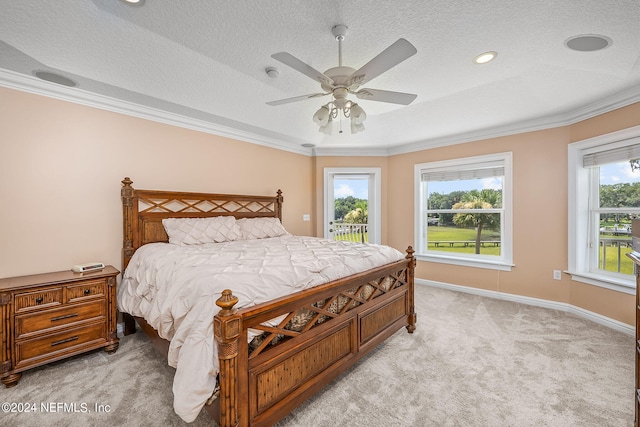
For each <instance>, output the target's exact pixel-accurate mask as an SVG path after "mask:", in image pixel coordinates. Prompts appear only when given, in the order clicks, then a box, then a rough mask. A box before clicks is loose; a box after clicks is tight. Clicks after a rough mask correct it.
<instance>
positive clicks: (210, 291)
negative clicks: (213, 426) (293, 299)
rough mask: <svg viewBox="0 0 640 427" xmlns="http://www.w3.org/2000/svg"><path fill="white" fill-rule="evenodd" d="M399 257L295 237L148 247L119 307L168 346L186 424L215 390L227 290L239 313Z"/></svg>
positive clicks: (138, 255)
mask: <svg viewBox="0 0 640 427" xmlns="http://www.w3.org/2000/svg"><path fill="white" fill-rule="evenodd" d="M403 257H404V255H403V254H402V253H401V252H399V251H397V250H395V249H393V248H390V247H388V246H381V245H373V244H364V245H363V244H357V243H350V242H337V241H331V240H324V239H318V238H313V237H300V236H292V235H286V236H281V237H274V238H268V239H258V240H237V241H232V242H224V243H210V244H204V245H193V246H179V245H173V244H168V243H152V244H148V245H145V246H143V247H141V248H139V249H138V250H137V251H136V252H135V254H134V255H133V258H132V259H131V261H130V263H129V265H128V267H127V269H126V271H125V273H124V276H123V279H122V283H121V285H120V287H119V288H118V308H119V309H120V310H121V311H124V312H127V313H130V314H132V315H134V316H140V317H143V318H145V319H146V321H147V322H148V323H149V324H150V325H151V326H153V327H154V328H155V329H156V330H157V331H158V333H159V335H160V336H161V337H163V338H165V339H167V340H170V341H171V344H170V347H169V361H168V362H169V365H171V366H173V367H174V368H176V373H175V377H174V383H173V394H174V410H175V412H176V413H177V414H178V415H180V417H182V419H184V420H185V421H187V422H191V421H193V420H194V419H195V418H196V417H197V415H198V413H199V412H200V410H201V409H202V406H203V405H204V404H205V402H206V401H207V399H208V398H209V397H210V396H211V394H212V393H213V390H214V387H215V377H216V375H217V372H218V358H217V350H216V344H215V340H214V338H213V323H212V322H213V316H214V315H215V314H216V313H217V312H218V310H219V308H218V307H217V306H216V305H215V300H216V299H217V298H218V297H219V296H220V294H221V292H222V291H223V290H224V289H231V290H232V291H233V294H234V295H235V296H236V297H238V299H239V301H238V304H237V305H236V308H242V307H246V306H250V305H254V304H259V303H261V302H265V301H268V300H271V299H274V298H277V297H280V296H284V295H288V294H291V293H293V292H296V291H299V290H302V289H307V288H310V287H313V286H317V285H320V284H323V283H326V282H329V281H332V280H335V279H339V278H341V277H345V276H348V275H350V274H354V273H357V272H359V271H364V270H367V269H370V268H373V267H376V266H380V265H384V264H388V263H390V262H394V261H397V260H399V259H402V258H403Z"/></svg>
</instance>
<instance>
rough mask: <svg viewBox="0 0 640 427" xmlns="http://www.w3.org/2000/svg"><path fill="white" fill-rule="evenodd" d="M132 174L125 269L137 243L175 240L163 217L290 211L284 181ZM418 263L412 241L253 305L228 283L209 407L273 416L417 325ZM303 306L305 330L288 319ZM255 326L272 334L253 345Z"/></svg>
mask: <svg viewBox="0 0 640 427" xmlns="http://www.w3.org/2000/svg"><path fill="white" fill-rule="evenodd" d="M132 183H133V182H132V181H131V179H129V178H125V179H124V180H123V181H122V184H123V186H122V190H121V195H122V207H123V220H124V221H123V226H124V230H123V231H124V239H123V249H122V257H123V265H122V271H123V272H124V271H125V268H126V267H127V264H128V263H129V261H130V259H131V257H132V256H133V253H134V252H135V250H136V249H137V248H139V247H140V246H142V245H144V244H147V243H152V242H167V241H168V237H167V235H166V232H165V230H164V228H163V226H162V219H163V218H169V217H172V218H176V217H210V216H219V215H233V216H235V217H236V218H248V217H276V218H279V219H280V220H282V202H283V197H282V193H281V192H280V190H278V193H277V195H276V196H275V197H274V196H268V197H262V196H244V195H224V194H206V193H186V192H173V191H155V190H137V189H134V188H133V187H132V186H131V184H132ZM414 268H415V259H414V257H413V249H412V248H411V246H409V248H408V249H407V256H406V258H405V259H404V260H401V261H397V262H394V263H392V264H387V265H385V266H382V267H377V268H374V269H371V270H367V271H364V272H362V273H358V274H355V275H352V276H349V277H345V278H343V279H339V280H336V281H333V282H330V283H326V284H324V285H320V286H317V287H314V288H311V289H308V290H305V291H300V292H297V293H295V294H292V295H289V296H287V297H283V298H279V299H276V300H273V301H270V302H267V303H263V304H259V305H256V306H253V307H247V308H243V309H235V308H234V305H235V304H236V303H237V301H238V299H237V298H236V297H235V296H233V293H232V291H230V290H226V291H224V292H223V294H222V296H221V297H220V298H219V299H218V300H217V301H216V304H217V305H218V306H219V307H220V308H221V310H220V312H219V313H218V314H217V315H216V316H215V318H214V319H212V321H213V326H214V328H213V329H214V335H215V339H216V342H217V345H218V357H219V361H220V371H219V375H218V377H219V378H218V379H219V387H220V390H219V394H218V398H217V399H215V401H214V403H213V404H210V405H206V406H205V408H206V409H207V411H208V412H210V413H211V414H212V416H213V417H214V418H215V419H216V421H217V422H218V424H219V426H220V427H230V426H262V425H272V424H274V423H275V422H277V421H278V420H279V419H281V418H283V417H284V416H286V415H287V414H288V413H289V412H291V411H292V410H293V409H294V408H295V407H296V406H298V405H299V404H300V403H302V402H303V401H304V400H305V399H307V398H308V397H310V396H312V395H313V394H314V393H316V392H317V391H319V390H320V389H321V388H322V387H323V386H325V385H326V384H327V383H329V382H330V381H331V380H333V379H334V378H336V377H337V376H338V375H340V374H341V373H342V372H344V371H345V370H346V369H348V368H349V367H351V366H352V365H353V364H355V363H356V362H357V361H358V360H360V359H361V358H362V357H363V356H365V355H366V354H367V353H369V352H370V351H372V350H373V349H374V348H375V347H377V346H378V345H379V344H380V343H382V342H383V341H384V340H386V339H387V338H388V337H390V336H391V335H393V334H394V333H395V332H396V331H398V330H399V329H401V328H402V327H403V326H404V327H406V328H407V330H408V331H409V332H410V333H412V332H413V331H414V330H415V323H416V314H415V310H414ZM383 283H384V285H383ZM229 288H231V289H233V283H229ZM363 290H366V291H367V292H363ZM363 295H366V297H364V296H363ZM336 306H338V307H339V309H338V310H337V312H336V309H335V307H336ZM300 312H303V313H304V314H306V316H307V317H309V318H311V321H309V322H308V324H306V326H304V327H303V328H302V330H299V331H297V332H296V331H293V330H290V328H285V325H286V324H287V322H288V321H289V319H291V318H292V317H293V316H294V315H295V314H298V313H300ZM283 315H284V316H285V317H286V318H285V320H284V321H282V322H280V323H279V324H278V325H277V326H264V325H263V323H264V322H266V321H268V320H271V319H274V318H277V317H279V316H283ZM123 316H124V318H125V334H128V333H132V332H133V331H135V322H136V321H137V323H138V324H139V325H140V327H141V328H142V329H143V330H144V331H145V333H147V334H148V335H149V336H150V337H151V339H152V342H153V343H154V345H155V346H156V347H157V348H158V349H160V350H161V351H163V352H164V353H165V354H166V351H167V349H168V342H167V341H165V340H163V339H161V338H159V337H158V335H157V333H156V331H155V330H154V329H153V328H152V327H150V326H149V325H148V324H147V323H146V322H145V321H144V319H140V318H135V319H134V318H133V317H131V316H130V315H128V314H126V313H123ZM249 329H257V330H261V331H263V332H266V335H268V337H267V338H266V339H264V341H263V342H262V344H261V345H259V346H257V347H255V348H251V349H250V346H249V343H248V339H247V331H248V330H249ZM276 337H277V339H274V338H276ZM276 341H277V343H276V344H274V343H275V342H276Z"/></svg>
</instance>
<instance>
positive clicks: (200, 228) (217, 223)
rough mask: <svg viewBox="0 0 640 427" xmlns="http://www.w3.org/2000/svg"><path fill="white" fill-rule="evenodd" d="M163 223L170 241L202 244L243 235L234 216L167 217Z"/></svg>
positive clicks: (180, 243)
mask: <svg viewBox="0 0 640 427" xmlns="http://www.w3.org/2000/svg"><path fill="white" fill-rule="evenodd" d="M162 225H163V226H164V229H165V230H166V232H167V235H168V236H169V243H174V244H177V245H200V244H203V243H220V242H228V241H231V240H238V239H239V238H240V236H241V234H240V229H239V228H238V225H237V224H236V219H235V218H234V217H232V216H216V217H211V218H165V219H163V220H162Z"/></svg>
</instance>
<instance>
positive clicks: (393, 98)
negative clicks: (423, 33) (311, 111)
mask: <svg viewBox="0 0 640 427" xmlns="http://www.w3.org/2000/svg"><path fill="white" fill-rule="evenodd" d="M348 31H349V29H348V28H347V27H346V26H345V25H336V26H334V27H333V28H332V29H331V32H332V34H333V35H334V37H335V38H336V40H337V41H338V66H337V67H333V68H329V69H328V70H326V71H325V72H324V73H321V72H320V71H318V70H316V69H314V68H313V67H312V66H310V65H308V64H306V63H304V62H302V61H301V60H299V59H298V58H296V57H295V56H293V55H291V54H290V53H288V52H279V53H274V54H273V55H271V57H272V58H273V59H276V60H278V61H280V62H282V63H283V64H286V65H288V66H289V67H291V68H293V69H294V70H297V71H299V72H301V73H302V74H304V75H306V76H308V77H310V78H312V79H313V80H316V81H318V82H319V83H320V88H321V89H322V90H323V92H318V93H312V94H309V95H302V96H296V97H293V98H287V99H281V100H278V101H271V102H267V105H272V106H276V105H282V104H288V103H291V102H297V101H302V100H305V99H310V98H318V97H322V96H326V95H333V99H332V101H330V102H329V103H327V104H326V105H323V106H322V107H321V108H320V109H319V110H318V111H317V112H316V114H315V115H314V116H313V119H314V121H315V122H316V123H317V124H318V125H319V126H320V129H319V130H320V132H324V133H327V134H330V133H331V122H332V121H333V120H334V119H336V118H337V116H338V110H342V112H343V114H344V115H345V117H347V118H351V133H355V132H359V131H362V130H364V125H363V124H362V122H363V121H364V120H365V119H366V114H365V112H364V110H363V109H362V107H360V106H359V105H358V104H356V103H354V102H353V101H350V100H349V99H347V96H348V95H349V94H353V95H355V96H356V97H357V98H359V99H366V100H370V101H380V102H388V103H392V104H401V105H409V104H411V102H413V100H414V99H415V98H416V96H417V95H415V94H411V93H403V92H392V91H388V90H380V89H370V88H360V86H361V85H363V84H365V83H367V82H369V81H370V80H373V79H374V78H376V77H378V76H379V75H380V74H382V73H384V72H385V71H387V70H389V69H391V68H393V67H395V66H396V65H398V64H399V63H401V62H402V61H404V60H405V59H407V58H409V57H411V56H413V55H415V54H416V52H417V50H416V48H415V47H414V46H413V45H412V44H411V43H409V42H408V41H407V40H405V39H402V38H401V39H398V41H396V42H395V43H393V44H392V45H391V46H389V47H388V48H386V49H385V50H383V51H382V52H381V53H380V54H378V56H376V57H374V58H373V59H371V60H370V61H369V62H367V63H366V64H365V65H363V66H362V67H360V69H358V70H356V69H354V68H351V67H347V66H343V65H342V41H343V40H344V38H345V37H346V35H347V33H348Z"/></svg>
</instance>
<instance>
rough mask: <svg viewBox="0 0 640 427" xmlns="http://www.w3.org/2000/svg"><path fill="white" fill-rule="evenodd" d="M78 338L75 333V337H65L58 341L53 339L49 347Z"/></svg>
mask: <svg viewBox="0 0 640 427" xmlns="http://www.w3.org/2000/svg"><path fill="white" fill-rule="evenodd" d="M77 339H78V336H77V335H76V336H75V337H71V338H67V339H64V340H60V341H54V342H52V343H51V347H53V346H55V345H60V344H64V343H66V342H71V341H75V340H77Z"/></svg>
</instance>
